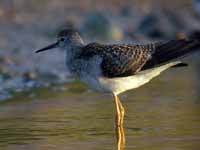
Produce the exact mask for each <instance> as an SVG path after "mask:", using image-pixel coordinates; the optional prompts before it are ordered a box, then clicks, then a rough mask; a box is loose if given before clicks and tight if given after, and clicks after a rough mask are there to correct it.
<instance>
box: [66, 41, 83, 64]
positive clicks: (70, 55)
mask: <svg viewBox="0 0 200 150" xmlns="http://www.w3.org/2000/svg"><path fill="white" fill-rule="evenodd" d="M83 46H84V44H83V43H79V44H76V45H73V46H69V47H68V49H67V50H66V56H65V57H66V65H67V66H70V65H71V63H73V62H74V60H75V58H76V57H77V56H78V55H79V54H80V53H81V51H82V47H83Z"/></svg>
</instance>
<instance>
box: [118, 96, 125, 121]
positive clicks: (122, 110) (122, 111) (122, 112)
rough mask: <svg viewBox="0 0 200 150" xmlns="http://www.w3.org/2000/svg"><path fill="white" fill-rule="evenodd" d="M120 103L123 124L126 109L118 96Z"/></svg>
mask: <svg viewBox="0 0 200 150" xmlns="http://www.w3.org/2000/svg"><path fill="white" fill-rule="evenodd" d="M117 98H118V97H117ZM118 103H119V109H120V112H121V123H120V124H123V121H124V114H125V109H124V107H123V105H122V103H121V101H120V99H119V98H118Z"/></svg>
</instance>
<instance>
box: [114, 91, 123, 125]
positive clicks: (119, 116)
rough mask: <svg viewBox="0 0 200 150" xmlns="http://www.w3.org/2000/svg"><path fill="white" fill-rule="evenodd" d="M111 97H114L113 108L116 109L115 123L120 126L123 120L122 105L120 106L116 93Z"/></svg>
mask: <svg viewBox="0 0 200 150" xmlns="http://www.w3.org/2000/svg"><path fill="white" fill-rule="evenodd" d="M113 97H114V101H115V109H116V124H117V126H122V125H123V120H124V107H123V106H122V104H121V102H120V100H119V98H118V96H117V95H115V94H113Z"/></svg>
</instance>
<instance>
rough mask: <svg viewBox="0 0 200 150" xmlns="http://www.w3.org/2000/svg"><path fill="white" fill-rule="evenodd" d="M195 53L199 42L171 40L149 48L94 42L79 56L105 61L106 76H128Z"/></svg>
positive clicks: (148, 46) (103, 62) (150, 45)
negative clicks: (94, 57)
mask: <svg viewBox="0 0 200 150" xmlns="http://www.w3.org/2000/svg"><path fill="white" fill-rule="evenodd" d="M195 51H200V41H199V40H186V39H185V40H171V41H168V42H156V43H151V44H146V45H125V44H122V45H101V44H98V43H91V44H88V45H86V46H85V47H83V48H82V52H81V54H80V55H79V57H81V58H82V59H86V60H88V59H90V58H91V57H93V56H96V55H99V56H101V57H102V58H103V61H102V63H101V70H102V73H103V75H104V76H105V77H109V78H113V77H125V76H130V75H133V74H135V73H137V72H139V71H143V70H146V69H151V68H154V67H156V66H159V65H163V64H166V63H169V62H170V61H174V59H177V58H180V57H184V56H186V55H187V54H190V53H192V52H195Z"/></svg>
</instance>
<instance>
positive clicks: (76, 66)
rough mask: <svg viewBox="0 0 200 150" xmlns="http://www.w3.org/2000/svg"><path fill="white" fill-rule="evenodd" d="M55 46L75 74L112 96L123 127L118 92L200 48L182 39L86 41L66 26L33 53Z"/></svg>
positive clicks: (181, 64)
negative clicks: (104, 42) (145, 41)
mask: <svg viewBox="0 0 200 150" xmlns="http://www.w3.org/2000/svg"><path fill="white" fill-rule="evenodd" d="M58 47H59V48H62V49H64V50H65V51H66V65H67V67H68V68H69V70H70V72H71V73H72V74H73V75H74V76H76V77H78V78H79V79H80V80H81V81H82V82H85V83H87V84H88V85H89V86H90V87H91V88H93V89H95V90H98V91H101V92H108V93H111V94H112V95H113V98H114V102H115V108H116V124H117V125H118V126H122V124H123V118H124V108H123V106H122V103H121V102H120V100H119V98H118V95H119V94H120V93H122V92H125V91H127V90H130V89H134V88H137V87H140V86H142V85H143V84H145V83H148V82H149V81H150V80H151V79H152V78H154V77H156V76H158V75H159V74H160V73H161V72H162V71H164V70H166V69H168V68H170V67H181V66H185V65H186V64H184V63H182V62H181V61H179V60H177V59H178V58H180V57H183V56H186V55H187V54H190V53H192V52H195V51H198V50H200V42H199V40H194V39H193V40H186V39H185V40H172V41H168V42H155V43H151V44H146V45H139V44H138V45H134V44H114V45H103V44H99V43H89V44H85V43H84V42H83V40H82V38H81V37H80V35H79V34H78V32H77V31H74V30H70V29H65V30H62V31H61V32H59V33H58V36H57V42H56V43H54V44H51V45H50V46H47V47H45V48H42V49H40V50H37V51H36V53H38V52H42V51H46V50H49V49H53V48H58Z"/></svg>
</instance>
